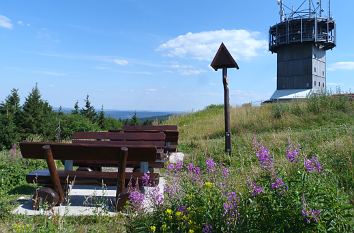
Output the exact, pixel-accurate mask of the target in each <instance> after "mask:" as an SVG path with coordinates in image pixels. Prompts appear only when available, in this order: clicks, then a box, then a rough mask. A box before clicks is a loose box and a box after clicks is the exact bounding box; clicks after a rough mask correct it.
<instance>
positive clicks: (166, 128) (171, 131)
mask: <svg viewBox="0 0 354 233" xmlns="http://www.w3.org/2000/svg"><path fill="white" fill-rule="evenodd" d="M109 132H131V133H132V132H135V133H148V132H150V133H152V132H163V133H165V135H166V138H165V146H164V150H165V153H170V152H176V151H177V146H178V135H179V133H178V128H177V125H126V126H124V127H123V129H112V130H109Z"/></svg>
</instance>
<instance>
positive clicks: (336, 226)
mask: <svg viewBox="0 0 354 233" xmlns="http://www.w3.org/2000/svg"><path fill="white" fill-rule="evenodd" d="M254 148H255V151H256V157H257V159H258V162H259V167H260V170H259V173H255V174H254V177H249V178H248V180H247V182H246V184H245V185H246V189H239V190H236V188H235V187H236V185H235V180H234V179H232V178H231V177H233V178H234V177H235V176H229V170H228V169H227V168H226V167H224V166H222V165H220V164H217V163H215V162H214V160H212V159H207V160H206V161H205V164H201V165H202V166H197V165H195V164H191V163H190V164H188V165H185V164H182V163H181V162H179V163H177V164H168V165H167V168H166V169H167V176H166V179H167V183H166V186H165V196H164V200H163V203H161V202H160V204H159V205H155V208H154V209H153V211H152V212H144V209H143V208H137V206H136V204H137V202H134V200H137V199H136V198H133V199H134V200H131V201H133V202H134V203H135V205H134V207H135V208H136V209H138V210H139V214H138V215H137V216H135V217H133V220H132V221H130V222H131V223H133V224H132V226H131V227H132V228H134V229H141V230H142V231H143V229H144V230H145V231H150V232H314V231H318V232H348V231H349V230H350V227H351V226H352V224H353V223H352V222H351V217H352V210H351V209H350V205H349V204H348V202H347V200H348V197H347V196H346V195H345V194H343V192H342V190H339V189H338V188H337V185H336V182H335V179H334V178H333V176H332V173H331V171H330V170H329V169H327V168H326V167H323V165H322V164H321V161H320V158H319V157H318V156H315V155H313V156H307V155H305V154H304V153H303V152H302V150H301V149H300V146H299V145H292V144H291V143H290V144H289V146H288V147H287V149H286V155H285V157H286V161H287V162H286V163H287V164H283V166H280V167H277V166H276V163H275V160H274V157H273V156H272V154H271V152H270V151H269V150H268V148H267V147H265V146H264V145H262V144H261V143H259V142H257V141H256V140H255V141H254ZM138 196H139V197H140V198H139V200H144V195H143V194H140V195H137V194H135V195H134V197H138ZM142 202H143V201H141V202H140V203H142Z"/></svg>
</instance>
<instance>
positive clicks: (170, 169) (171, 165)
mask: <svg viewBox="0 0 354 233" xmlns="http://www.w3.org/2000/svg"><path fill="white" fill-rule="evenodd" d="M174 169H175V165H174V164H173V163H169V164H168V165H167V170H169V171H173V170H174Z"/></svg>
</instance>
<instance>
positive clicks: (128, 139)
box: [72, 132, 166, 148]
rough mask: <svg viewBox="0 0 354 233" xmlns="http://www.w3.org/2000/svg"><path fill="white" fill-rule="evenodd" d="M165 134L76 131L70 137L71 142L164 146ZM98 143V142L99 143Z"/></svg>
mask: <svg viewBox="0 0 354 233" xmlns="http://www.w3.org/2000/svg"><path fill="white" fill-rule="evenodd" d="M165 140H166V135H165V134H164V133H163V132H139V133H138V132H76V133H74V135H73V137H72V142H73V143H85V144H92V143H94V144H96V142H99V143H101V144H110V142H114V145H121V146H123V145H131V146H134V145H154V146H156V147H158V148H161V147H163V146H164V143H165ZM99 143H98V144H99Z"/></svg>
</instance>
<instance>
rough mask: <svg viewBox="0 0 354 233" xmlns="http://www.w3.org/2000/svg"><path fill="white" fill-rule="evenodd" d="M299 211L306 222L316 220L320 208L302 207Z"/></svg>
mask: <svg viewBox="0 0 354 233" xmlns="http://www.w3.org/2000/svg"><path fill="white" fill-rule="evenodd" d="M301 213H302V215H303V216H304V217H305V220H306V222H307V223H311V222H318V221H319V219H320V214H321V210H313V209H309V210H306V209H302V211H301Z"/></svg>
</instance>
